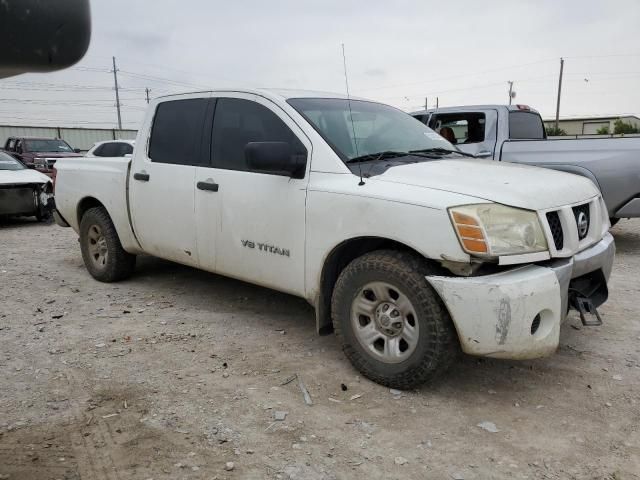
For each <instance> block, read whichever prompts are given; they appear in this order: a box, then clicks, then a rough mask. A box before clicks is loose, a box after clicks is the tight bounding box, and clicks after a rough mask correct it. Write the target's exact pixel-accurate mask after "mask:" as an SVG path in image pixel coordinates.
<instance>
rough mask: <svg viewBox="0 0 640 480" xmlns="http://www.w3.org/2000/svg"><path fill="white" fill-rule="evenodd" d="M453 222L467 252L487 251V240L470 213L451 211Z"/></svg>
mask: <svg viewBox="0 0 640 480" xmlns="http://www.w3.org/2000/svg"><path fill="white" fill-rule="evenodd" d="M451 216H452V217H453V222H454V223H453V224H454V226H455V228H456V232H457V233H458V238H459V239H460V243H462V246H463V247H464V249H465V250H466V251H467V252H469V253H488V252H489V249H488V248H487V242H486V241H485V238H484V233H482V228H480V225H479V224H478V221H477V220H476V219H475V218H473V217H472V216H471V215H467V214H465V213H461V212H456V211H452V212H451Z"/></svg>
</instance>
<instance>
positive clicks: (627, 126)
mask: <svg viewBox="0 0 640 480" xmlns="http://www.w3.org/2000/svg"><path fill="white" fill-rule="evenodd" d="M613 133H615V134H616V135H619V134H621V133H622V134H626V133H640V128H638V127H637V126H635V125H633V124H631V123H626V122H623V121H622V120H621V119H618V120H616V121H615V122H614V123H613Z"/></svg>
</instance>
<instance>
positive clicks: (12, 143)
mask: <svg viewBox="0 0 640 480" xmlns="http://www.w3.org/2000/svg"><path fill="white" fill-rule="evenodd" d="M15 146H16V139H15V138H10V139H9V142H7V150H9V151H11V152H12V151H13V149H14V148H15Z"/></svg>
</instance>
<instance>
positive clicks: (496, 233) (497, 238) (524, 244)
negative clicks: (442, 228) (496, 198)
mask: <svg viewBox="0 0 640 480" xmlns="http://www.w3.org/2000/svg"><path fill="white" fill-rule="evenodd" d="M449 214H450V215H451V221H452V222H453V226H454V228H455V230H456V233H457V234H458V238H459V239H460V243H461V244H462V248H464V250H465V251H466V252H467V253H470V254H472V255H480V256H488V257H497V256H500V255H514V254H522V253H534V252H544V251H546V250H547V249H548V247H547V240H546V239H545V237H544V232H543V231H542V227H541V226H540V221H539V220H538V215H537V214H536V212H532V211H530V210H522V209H520V208H513V207H507V206H505V205H500V204H497V203H480V204H477V205H463V206H460V207H453V208H450V209H449Z"/></svg>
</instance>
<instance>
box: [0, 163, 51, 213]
mask: <svg viewBox="0 0 640 480" xmlns="http://www.w3.org/2000/svg"><path fill="white" fill-rule="evenodd" d="M52 209H53V185H52V182H51V179H50V178H49V177H48V176H46V175H45V174H43V173H40V172H38V171H36V170H34V169H32V168H27V166H26V165H25V164H24V163H22V162H21V161H19V160H17V159H15V158H13V157H12V156H10V155H8V154H6V153H4V152H0V218H1V217H9V216H27V217H30V216H34V217H36V218H37V219H38V220H39V221H48V220H49V219H50V218H51V211H52Z"/></svg>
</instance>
